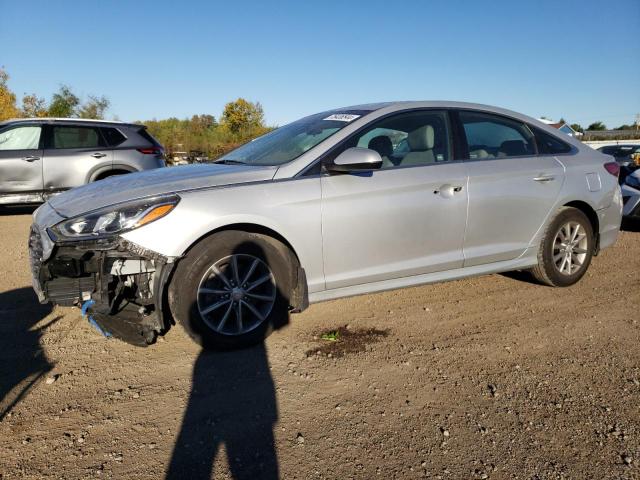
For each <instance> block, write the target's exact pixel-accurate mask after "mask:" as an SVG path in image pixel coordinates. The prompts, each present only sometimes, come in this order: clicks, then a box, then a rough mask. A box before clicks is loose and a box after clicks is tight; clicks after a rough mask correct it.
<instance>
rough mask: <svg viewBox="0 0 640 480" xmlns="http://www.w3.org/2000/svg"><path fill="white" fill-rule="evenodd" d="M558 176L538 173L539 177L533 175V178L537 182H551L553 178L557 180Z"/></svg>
mask: <svg viewBox="0 0 640 480" xmlns="http://www.w3.org/2000/svg"><path fill="white" fill-rule="evenodd" d="M555 179H556V177H554V176H553V175H538V176H537V177H533V180H534V181H536V182H543V183H544V182H551V181H552V180H555Z"/></svg>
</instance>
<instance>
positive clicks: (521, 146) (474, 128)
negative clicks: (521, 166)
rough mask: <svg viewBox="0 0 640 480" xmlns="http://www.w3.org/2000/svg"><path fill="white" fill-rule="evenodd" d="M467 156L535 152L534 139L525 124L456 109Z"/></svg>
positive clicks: (471, 157)
mask: <svg viewBox="0 0 640 480" xmlns="http://www.w3.org/2000/svg"><path fill="white" fill-rule="evenodd" d="M460 121H461V122H462V126H463V128H464V133H465V135H466V137H467V145H468V146H469V158H470V159H491V158H502V157H520V156H524V155H535V154H536V147H535V139H534V137H533V134H532V133H531V131H530V130H529V128H528V127H527V126H525V125H524V124H523V123H520V122H517V121H515V120H510V119H508V118H504V117H501V116H498V115H492V114H489V113H482V112H460Z"/></svg>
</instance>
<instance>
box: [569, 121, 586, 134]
mask: <svg viewBox="0 0 640 480" xmlns="http://www.w3.org/2000/svg"><path fill="white" fill-rule="evenodd" d="M571 128H573V129H574V130H575V131H576V132H580V133H583V132H584V128H582V126H581V125H580V124H579V123H572V124H571Z"/></svg>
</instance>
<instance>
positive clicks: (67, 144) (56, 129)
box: [51, 125, 104, 148]
mask: <svg viewBox="0 0 640 480" xmlns="http://www.w3.org/2000/svg"><path fill="white" fill-rule="evenodd" d="M51 139H52V147H53V148H97V147H102V146H104V145H103V142H102V138H101V137H100V133H99V132H98V129H97V128H94V127H76V126H71V125H69V126H66V125H65V126H60V125H54V126H53V127H52V137H51Z"/></svg>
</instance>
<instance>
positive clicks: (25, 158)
mask: <svg viewBox="0 0 640 480" xmlns="http://www.w3.org/2000/svg"><path fill="white" fill-rule="evenodd" d="M22 160H24V161H25V162H29V163H31V162H35V161H36V160H40V157H38V156H36V155H29V156H28V157H22Z"/></svg>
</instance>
